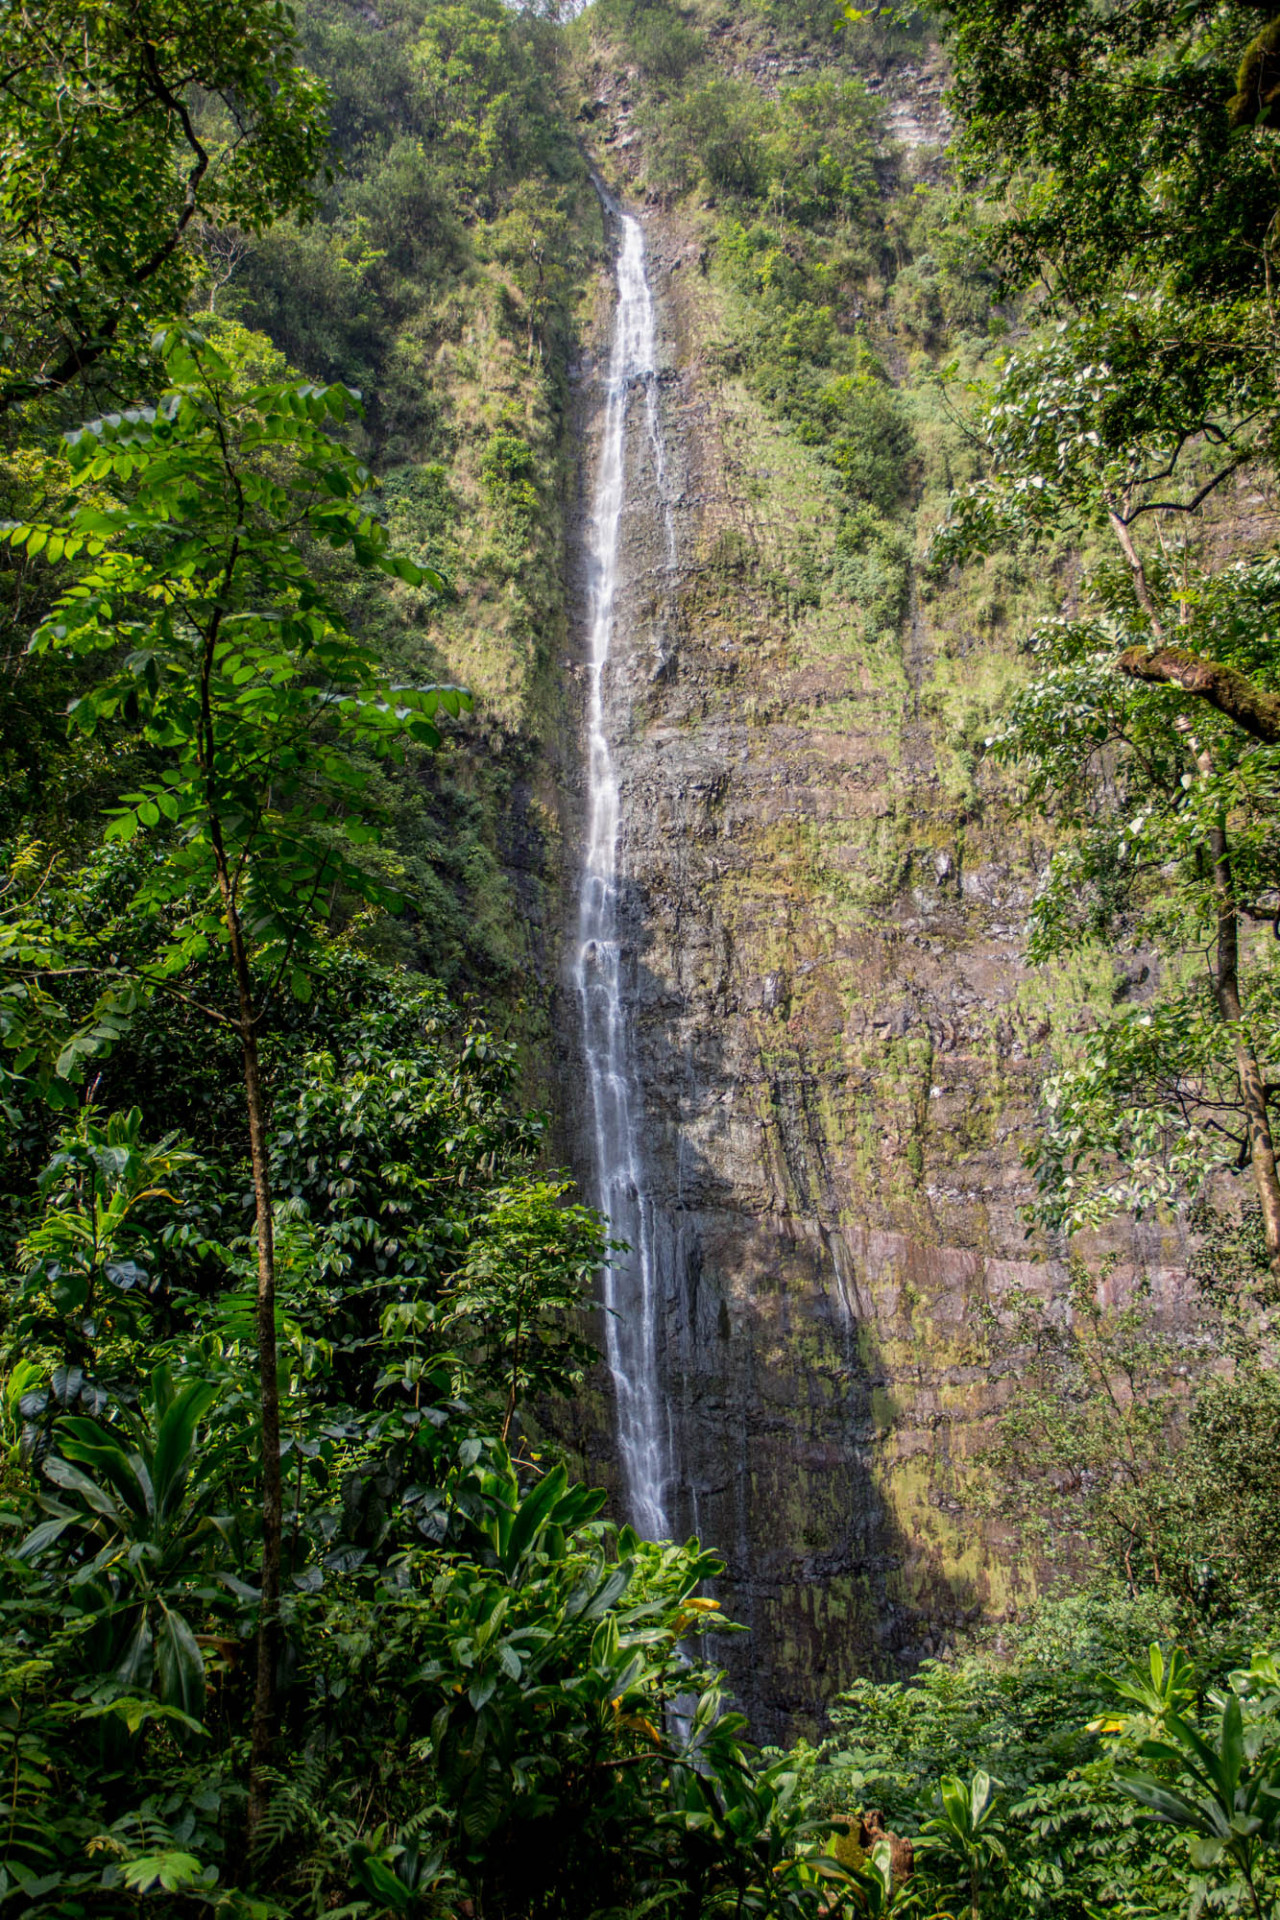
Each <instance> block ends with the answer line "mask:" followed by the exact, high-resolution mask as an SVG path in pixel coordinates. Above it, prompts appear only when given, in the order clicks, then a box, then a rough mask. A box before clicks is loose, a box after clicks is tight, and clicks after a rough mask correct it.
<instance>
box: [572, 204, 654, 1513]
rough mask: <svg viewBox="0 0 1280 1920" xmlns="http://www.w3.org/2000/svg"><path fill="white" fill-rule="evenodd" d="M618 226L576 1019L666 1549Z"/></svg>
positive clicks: (647, 311)
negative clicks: (625, 580) (622, 563)
mask: <svg viewBox="0 0 1280 1920" xmlns="http://www.w3.org/2000/svg"><path fill="white" fill-rule="evenodd" d="M601 198H602V199H603V200H604V202H605V205H606V207H607V209H608V211H609V212H610V213H612V214H614V215H615V216H616V217H617V219H618V222H619V225H620V229H621V235H620V242H619V247H618V261H617V289H618V291H617V307H616V309H615V314H614V323H613V344H612V348H611V352H610V357H609V372H608V382H607V386H606V391H605V410H604V433H603V436H602V439H601V445H600V463H599V469H598V472H597V476H596V483H595V492H594V497H593V499H592V502H591V513H590V516H589V519H588V522H587V628H588V665H589V671H590V682H589V689H588V697H587V714H586V721H587V823H586V824H587V839H586V856H585V859H584V862H583V869H582V889H581V894H580V896H579V901H578V951H577V956H576V960H575V964H574V969H573V977H574V985H575V987H576V989H577V992H578V998H579V1004H580V1008H581V1018H582V1042H583V1055H584V1058H585V1062H586V1077H587V1091H588V1100H589V1115H590V1121H591V1133H592V1152H593V1158H594V1162H595V1166H594V1171H595V1179H596V1201H597V1204H598V1206H599V1207H600V1209H601V1211H602V1212H603V1213H604V1214H605V1215H606V1216H607V1218H608V1221H609V1227H610V1232H611V1235H612V1237H613V1238H614V1239H615V1240H625V1241H626V1242H627V1243H628V1245H629V1247H630V1249H631V1251H630V1252H629V1253H628V1254H625V1255H619V1256H617V1258H618V1259H619V1261H620V1264H619V1265H616V1266H612V1267H607V1268H606V1269H605V1272H604V1277H603V1295H604V1304H605V1308H606V1310H607V1311H606V1313H605V1357H606V1359H607V1361H608V1363H609V1371H610V1372H611V1374H612V1375H613V1383H614V1393H615V1397H616V1403H617V1420H618V1450H619V1453H620V1455H621V1459H622V1469H623V1475H624V1478H625V1482H626V1494H627V1505H628V1513H629V1518H630V1520H631V1522H632V1525H633V1526H634V1527H635V1528H636V1531H637V1532H638V1533H640V1534H642V1535H644V1536H645V1537H646V1538H647V1539H650V1540H661V1539H665V1538H666V1537H667V1536H668V1534H669V1531H670V1528H669V1525H668V1519H667V1506H666V1501H667V1487H668V1477H669V1461H668V1446H667V1434H666V1418H665V1410H664V1408H663V1404H662V1394H661V1390H660V1386H659V1381H658V1362H657V1312H658V1288H657V1272H656V1263H655V1256H654V1219H653V1203H652V1200H651V1198H650V1196H649V1195H648V1193H647V1191H646V1182H645V1169H644V1153H643V1147H642V1142H641V1138H640V1127H641V1121H642V1115H641V1110H640V1094H639V1087H638V1084H637V1080H636V1074H635V1067H634V1062H633V1058H632V1037H631V1020H630V1012H629V1009H628V1005H627V989H628V980H627V969H626V967H625V966H624V961H623V955H622V952H621V948H620V942H619V929H618V882H619V871H618V826H619V793H618V773H617V767H616V765H615V762H614V753H613V743H612V742H611V740H610V737H609V712H608V701H607V698H606V694H607V677H608V672H609V656H610V651H611V648H612V645H613V640H614V629H615V612H616V603H617V593H618V547H619V533H620V529H621V523H622V513H623V507H624V505H625V503H626V489H627V428H628V419H629V415H630V414H631V411H632V401H633V399H634V398H638V397H643V403H644V418H645V426H646V429H647V433H648V438H649V443H650V448H651V452H652V459H653V471H654V480H655V484H656V488H657V492H658V497H659V501H660V502H661V504H662V509H663V513H664V518H665V521H666V541H667V562H668V565H670V564H671V562H672V560H673V559H674V535H673V529H672V524H671V516H670V511H669V509H668V508H667V505H666V499H665V495H666V487H665V473H664V462H663V451H662V434H661V423H660V421H659V417H658V393H657V361H656V347H655V335H654V314H653V296H652V293H651V292H650V289H649V282H648V278H647V276H646V273H645V252H644V235H643V234H642V232H641V230H640V222H639V221H638V220H636V219H634V218H633V217H632V216H631V215H630V214H624V213H623V212H622V211H621V209H620V208H619V207H617V206H616V205H614V203H613V202H612V201H611V200H610V199H609V198H608V196H606V195H605V194H604V193H603V192H602V194H601Z"/></svg>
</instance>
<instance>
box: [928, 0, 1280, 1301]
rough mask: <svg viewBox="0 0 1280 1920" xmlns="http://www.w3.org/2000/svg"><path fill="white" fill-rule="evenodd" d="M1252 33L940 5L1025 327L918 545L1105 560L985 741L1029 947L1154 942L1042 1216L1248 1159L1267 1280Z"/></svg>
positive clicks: (1190, 1183)
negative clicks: (1040, 860)
mask: <svg viewBox="0 0 1280 1920" xmlns="http://www.w3.org/2000/svg"><path fill="white" fill-rule="evenodd" d="M1255 30H1256V21H1255V20H1254V18H1253V16H1252V13H1251V11H1250V10H1249V9H1246V8H1241V7H1223V8H1219V7H1213V8H1210V7H1200V6H1193V7H1190V8H1183V7H1174V6H1166V5H1163V4H1157V5H1155V6H1153V7H1150V8H1143V9H1140V10H1139V11H1137V12H1133V13H1126V14H1123V15H1112V14H1110V13H1105V12H1099V11H1097V10H1095V9H1092V8H1087V7H1073V6H1064V7H1060V8H1055V9H1049V10H1046V9H1044V8H1032V7H1030V6H1027V5H1023V4H1021V0H990V3H989V0H961V4H960V5H959V6H957V7H956V8H955V9H954V10H953V13H952V46H953V51H954V56H955V59H956V86H955V96H954V97H955V101H956V104H957V106H958V107H959V109H960V111H961V113H962V116H963V134H962V138H961V142H960V147H961V156H962V166H963V167H964V168H965V169H966V170H967V171H968V173H969V175H970V177H971V178H972V179H974V180H975V181H976V180H978V179H979V178H980V177H981V179H982V181H983V187H984V191H985V192H986V193H987V194H988V195H989V196H990V200H989V219H988V235H987V237H988V241H989V243H990V245H991V247H992V249H993V251H994V254H995V256H996V258H997V259H998V260H999V261H1000V263H1001V265H1002V269H1003V271H1004V274H1005V277H1006V282H1007V284H1008V286H1010V287H1013V286H1020V287H1026V286H1028V284H1029V283H1030V282H1031V281H1032V280H1033V279H1034V281H1035V283H1036V291H1035V292H1034V293H1032V294H1031V295H1030V304H1029V306H1028V308H1027V317H1028V319H1029V320H1030V321H1032V322H1034V323H1035V325H1036V327H1037V331H1035V332H1034V333H1033V334H1032V336H1031V338H1030V339H1029V340H1028V341H1027V342H1026V343H1025V344H1024V345H1020V347H1019V349H1018V351H1017V352H1015V353H1014V354H1013V355H1012V356H1010V357H1009V358H1008V359H1007V360H1006V361H1005V363H1004V365H1003V366H1002V368H1001V369H1000V372H999V374H998V376H997V379H996V381H995V382H994V384H993V386H992V387H991V388H990V389H989V390H988V392H987V394H986V396H985V398H986V405H985V410H984V412H983V414H982V418H981V423H980V436H981V438H982V441H983V443H984V445H985V449H986V455H987V462H988V470H987V473H986V476H985V477H984V478H983V479H982V480H981V481H980V482H979V483H978V484H977V485H975V486H974V487H972V488H970V489H969V490H968V491H967V492H966V493H964V494H963V495H961V497H960V498H959V499H958V500H957V501H956V503H955V505H954V509H953V512H952V515H951V518H950V521H949V523H948V525H947V526H946V527H945V528H944V529H943V530H942V532H941V534H940V536H939V538H938V541H937V543H936V547H935V558H936V560H937V561H938V563H939V564H943V565H945V564H948V563H950V562H951V561H954V560H956V559H961V558H964V557H967V556H971V555H973V554H975V553H979V552H985V551H989V550H990V548H991V547H992V546H993V545H995V544H997V543H999V542H1012V543H1029V544H1043V543H1045V542H1046V541H1047V542H1051V543H1052V542H1057V543H1058V545H1059V547H1062V546H1065V545H1074V546H1075V547H1077V549H1083V550H1084V551H1086V552H1087V553H1089V554H1090V555H1091V556H1092V558H1093V562H1094V564H1092V566H1091V571H1090V575H1089V592H1088V594H1087V597H1086V600H1085V603H1084V605H1083V606H1080V605H1079V604H1078V603H1077V605H1076V606H1074V607H1073V608H1071V610H1070V611H1069V612H1068V613H1067V615H1066V616H1065V617H1064V618H1062V619H1060V620H1057V621H1054V622H1047V623H1044V624H1043V625H1042V626H1041V627H1040V629H1038V631H1037V632H1036V634H1035V635H1034V636H1033V638H1032V641H1031V650H1032V653H1033V656H1034V663H1035V670H1034V674H1033V678H1032V681H1031V684H1030V686H1029V687H1028V688H1027V689H1026V690H1025V691H1024V692H1023V693H1022V694H1021V695H1020V696H1019V697H1018V698H1017V699H1016V700H1015V702H1014V703H1013V707H1012V710H1011V713H1010V717H1009V721H1008V724H1007V726H1006V727H1005V728H1004V729H1003V730H1002V732H1001V734H1000V736H999V737H998V742H993V744H998V750H999V751H1000V752H1001V753H1002V754H1003V755H1005V756H1006V757H1008V758H1010V759H1013V760H1016V761H1017V762H1018V763H1019V764H1020V765H1021V766H1022V768H1024V769H1025V771H1026V775H1027V790H1028V797H1029V798H1030V799H1031V800H1032V801H1033V802H1034V803H1036V804H1037V805H1038V807H1039V808H1040V809H1041V810H1042V811H1044V812H1045V813H1046V814H1048V815H1050V816H1051V817H1052V819H1053V821H1054V825H1055V830H1056V832H1055V838H1056V839H1057V843H1058V844H1057V850H1056V852H1055V855H1054V859H1053V862H1052V864H1051V866H1050V868H1049V872H1048V875H1047V879H1046V883H1045V886H1044V888H1043V891H1042V894H1041V897H1040V898H1039V900H1038V901H1037V903H1036V908H1035V912H1034V916H1033V929H1032V948H1033V952H1034V953H1035V954H1036V956H1037V957H1039V958H1048V957H1050V956H1052V955H1054V954H1059V953H1063V952H1066V951H1070V950H1072V949H1073V948H1077V947H1080V946H1084V945H1088V944H1091V943H1099V942H1103V943H1107V944H1110V945H1111V946H1112V948H1113V949H1115V948H1116V947H1120V948H1124V947H1128V948H1129V949H1130V950H1131V951H1144V950H1145V951H1150V950H1151V949H1152V948H1154V949H1156V950H1158V951H1159V952H1160V953H1161V954H1163V955H1164V957H1165V966H1164V968H1163V971H1162V977H1161V978H1160V980H1159V981H1158V983H1157V984H1156V986H1155V987H1154V988H1153V990H1152V994H1153V996H1154V997H1151V998H1149V999H1148V1003H1147V1004H1144V1005H1142V1006H1140V1007H1137V1008H1135V1009H1133V1010H1132V1012H1127V1013H1125V1014H1124V1015H1122V1016H1121V1017H1119V1018H1118V1019H1116V1020H1114V1021H1112V1022H1110V1023H1107V1024H1105V1025H1103V1026H1102V1028H1101V1029H1100V1031H1099V1033H1098V1034H1097V1035H1096V1036H1094V1037H1092V1038H1091V1039H1090V1040H1088V1041H1087V1042H1086V1044H1085V1045H1084V1047H1083V1048H1082V1050H1081V1059H1080V1064H1079V1065H1078V1066H1075V1067H1070V1068H1068V1070H1067V1071H1065V1072H1064V1073H1063V1074H1061V1075H1059V1076H1058V1077H1056V1078H1055V1079H1054V1080H1052V1081H1051V1082H1050V1084H1049V1086H1048V1087H1047V1089H1046V1109H1047V1112H1046V1120H1047V1125H1046V1130H1045V1144H1044V1149H1043V1152H1042V1154H1041V1155H1040V1157H1039V1161H1038V1165H1037V1178H1038V1181H1039V1185H1040V1190H1041V1208H1040V1210H1041V1212H1042V1215H1043V1217H1044V1218H1046V1219H1047V1220H1049V1221H1050V1222H1051V1223H1053V1224H1056V1225H1060V1226H1066V1227H1068V1228H1070V1227H1075V1226H1080V1225H1083V1224H1087V1223H1089V1222H1091V1221H1095V1220H1097V1219H1099V1218H1101V1217H1103V1216H1104V1215H1105V1214H1106V1213H1107V1212H1108V1211H1110V1210H1115V1209H1116V1208H1120V1207H1127V1208H1135V1207H1136V1208H1139V1209H1140V1208H1141V1207H1143V1206H1144V1205H1150V1204H1152V1203H1153V1202H1156V1201H1161V1200H1168V1199H1171V1198H1174V1197H1175V1196H1177V1195H1179V1194H1183V1193H1185V1192H1187V1191H1188V1190H1189V1189H1190V1190H1194V1189H1195V1187H1196V1186H1197V1185H1198V1184H1199V1183H1200V1181H1201V1180H1202V1179H1203V1177H1204V1176H1205V1174H1206V1173H1207V1172H1208V1171H1210V1170H1212V1169H1213V1168H1214V1167H1217V1166H1221V1165H1233V1164H1234V1165H1237V1166H1238V1167H1239V1168H1241V1169H1243V1168H1245V1167H1247V1168H1249V1169H1250V1170H1251V1173H1252V1178H1253V1183H1254V1188H1255V1191H1256V1194H1257V1199H1258V1203H1259V1206H1260V1208H1261V1212H1262V1218H1263V1224H1264V1229H1265V1236H1266V1245H1267V1251H1268V1256H1269V1258H1270V1260H1271V1262H1272V1264H1273V1266H1275V1267H1277V1270H1280V1175H1278V1174H1277V1154H1276V1141H1275V1137H1274V1131H1273V1122H1272V1107H1273V1103H1274V1100H1275V1097H1276V1087H1275V1084H1274V1082H1275V1074H1274V1072H1273V1070H1272V1069H1271V1066H1270V1061H1271V1058H1272V1056H1273V1054H1274V1051H1275V1036H1274V1034H1273V1031H1272V1014H1271V1004H1272V986H1271V978H1270V969H1269V965H1268V964H1267V963H1266V961H1265V958H1264V956H1262V955H1261V954H1260V953H1259V951H1258V948H1257V943H1256V942H1255V941H1252V940H1251V939H1250V938H1249V936H1248V931H1247V923H1248V922H1249V921H1251V920H1255V919H1256V920H1263V919H1266V920H1272V919H1274V917H1275V913H1276V905H1277V899H1278V898H1280V894H1278V886H1277V883H1278V882H1280V867H1278V866H1277V862H1276V857H1275V853H1276V842H1275V830H1276V817H1275V809H1274V804H1273V800H1272V789H1273V785H1274V771H1275V768H1274V742H1275V738H1276V728H1275V705H1274V701H1275V693H1274V689H1275V686H1276V685H1277V684H1280V657H1278V656H1277V653H1276V649H1275V646H1274V643H1273V641H1272V640H1271V637H1270V634H1269V631H1268V629H1269V627H1270V624H1271V621H1270V606H1271V601H1272V596H1273V593H1274V587H1275V574H1274V563H1273V561H1272V560H1271V559H1270V558H1269V557H1265V556H1264V557H1260V558H1259V557H1254V556H1251V555H1249V554H1247V553H1246V554H1245V555H1244V556H1243V557H1241V558H1239V559H1236V560H1233V561H1232V562H1230V563H1229V564H1227V565H1224V564H1223V562H1222V558H1221V553H1222V547H1223V544H1224V542H1223V534H1224V532H1225V529H1226V527H1227V526H1228V525H1229V524H1230V520H1231V516H1232V513H1233V511H1234V509H1233V500H1234V498H1235V496H1234V493H1233V489H1234V488H1236V486H1237V484H1238V482H1239V480H1240V477H1241V476H1243V475H1245V474H1247V473H1249V472H1250V470H1254V471H1258V470H1265V469H1266V468H1267V467H1268V466H1269V464H1270V462H1271V460H1272V456H1273V447H1274V434H1275V428H1276V423H1277V405H1276V380H1275V368H1276V365H1277V347H1278V345H1280V341H1278V340H1277V335H1276V330H1275V326H1274V323H1273V318H1272V312H1271V306H1270V301H1269V296H1268V292H1267V289H1268V286H1269V272H1270V268H1269V264H1268V263H1269V259H1270V247H1271V232H1272V221H1273V215H1274V208H1275V196H1274V185H1273V182H1272V179H1271V172H1270V166H1271V161H1270V154H1269V146H1268V143H1269V141H1270V139H1271V134H1270V132H1269V131H1268V130H1267V128H1266V127H1265V125H1263V124H1261V122H1259V123H1258V124H1255V119H1256V116H1254V115H1252V114H1251V113H1249V112H1247V111H1246V110H1245V108H1244V106H1242V105H1241V103H1240V100H1239V98H1238V97H1237V94H1236V88H1235V77H1236V66H1237V64H1238V62H1239V59H1240V55H1241V51H1242V49H1243V48H1244V47H1245V45H1246V43H1248V42H1250V40H1251V39H1252V36H1253V34H1254V32H1255ZM1263 119H1265V114H1264V116H1263ZM1233 125H1234V127H1235V131H1234V132H1233ZM1100 541H1102V542H1106V543H1110V545H1111V549H1112V556H1113V557H1111V558H1108V557H1106V554H1105V548H1104V549H1103V550H1102V552H1101V553H1100V550H1099V542H1100ZM1197 955H1203V958H1202V959H1197ZM1137 970H1138V968H1137V966H1135V969H1134V971H1135V972H1136V971H1137Z"/></svg>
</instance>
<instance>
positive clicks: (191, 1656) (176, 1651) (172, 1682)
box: [156, 1605, 205, 1719]
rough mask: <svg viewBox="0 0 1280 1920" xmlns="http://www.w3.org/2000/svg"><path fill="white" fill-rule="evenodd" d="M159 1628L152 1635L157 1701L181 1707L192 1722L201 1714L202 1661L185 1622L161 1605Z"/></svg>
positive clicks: (170, 1609)
mask: <svg viewBox="0 0 1280 1920" xmlns="http://www.w3.org/2000/svg"><path fill="white" fill-rule="evenodd" d="M160 1615H161V1618H160V1628H159V1631H158V1633H157V1634H156V1677H157V1679H158V1681H159V1684H160V1698H161V1699H162V1700H164V1701H165V1702H166V1703H167V1704H168V1705H169V1706H173V1707H179V1708H181V1710H182V1712H183V1713H188V1714H190V1715H191V1716H192V1718H193V1719H200V1718H201V1717H202V1715H203V1713H204V1699H205V1674H204V1659H203V1657H202V1655H201V1653H200V1648H199V1647H198V1646H197V1644H196V1637H195V1635H194V1634H193V1633H192V1631H191V1628H190V1627H189V1626H188V1624H187V1622H186V1620H185V1619H184V1618H183V1616H182V1615H181V1614H180V1613H177V1612H175V1611H174V1609H173V1608H171V1607H167V1606H164V1605H162V1606H161V1609H160Z"/></svg>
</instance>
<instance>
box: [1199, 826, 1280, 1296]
mask: <svg viewBox="0 0 1280 1920" xmlns="http://www.w3.org/2000/svg"><path fill="white" fill-rule="evenodd" d="M1209 849H1210V852H1211V853H1212V855H1213V886H1214V892H1215V893H1216V895H1217V905H1218V965H1217V974H1216V978H1215V980H1214V992H1215V994H1216V996H1217V1001H1218V1012H1219V1014H1220V1015H1221V1017H1222V1021H1223V1024H1224V1025H1225V1026H1227V1027H1229V1028H1230V1030H1231V1041H1232V1047H1233V1049H1234V1052H1235V1059H1236V1074H1237V1076H1238V1078H1239V1081H1240V1098H1241V1100H1242V1101H1243V1103H1244V1111H1245V1121H1246V1124H1247V1126H1248V1130H1249V1158H1250V1160H1251V1162H1252V1164H1253V1180H1254V1185H1255V1187H1256V1188H1257V1193H1258V1201H1259V1204H1260V1205H1261V1207H1262V1225H1263V1231H1264V1233H1265V1235H1266V1242H1267V1256H1268V1258H1269V1260H1270V1262H1271V1265H1272V1268H1273V1270H1275V1271H1277V1272H1280V1176H1278V1175H1277V1172H1276V1150H1275V1142H1274V1140H1273V1139H1272V1136H1271V1121H1270V1117H1269V1115H1268V1113H1267V1093H1266V1085H1265V1082H1264V1080H1263V1077H1262V1070H1261V1068H1260V1067H1259V1065H1258V1056H1257V1054H1256V1053H1255V1052H1254V1050H1253V1043H1252V1041H1251V1040H1250V1039H1249V1036H1248V1032H1247V1030H1246V1028H1245V1025H1244V1010H1243V1008H1242V1007H1241V1004H1240V933H1239V926H1240V921H1239V913H1238V910H1237V907H1236V897H1235V886H1234V883H1233V880H1232V875H1231V856H1230V852H1229V850H1228V847H1227V836H1226V831H1225V829H1224V828H1222V827H1215V828H1214V830H1213V832H1212V834H1211V835H1210V836H1209Z"/></svg>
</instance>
